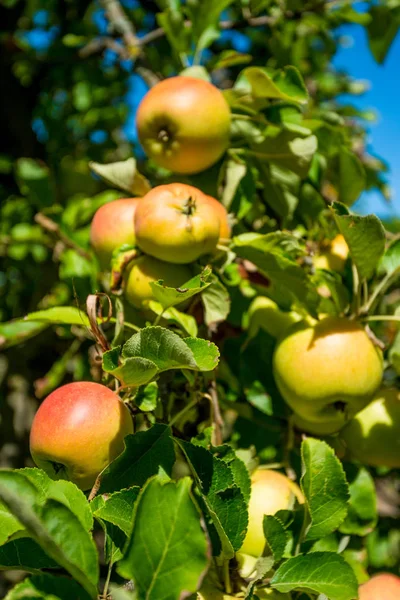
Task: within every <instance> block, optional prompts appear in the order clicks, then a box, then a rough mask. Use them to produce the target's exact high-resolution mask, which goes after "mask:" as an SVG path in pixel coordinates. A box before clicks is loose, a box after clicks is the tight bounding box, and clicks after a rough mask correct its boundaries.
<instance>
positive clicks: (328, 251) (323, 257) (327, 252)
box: [313, 234, 349, 273]
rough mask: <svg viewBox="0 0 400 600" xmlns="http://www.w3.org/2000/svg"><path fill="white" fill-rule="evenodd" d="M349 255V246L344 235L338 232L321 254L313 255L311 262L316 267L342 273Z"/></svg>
mask: <svg viewBox="0 0 400 600" xmlns="http://www.w3.org/2000/svg"><path fill="white" fill-rule="evenodd" d="M348 255H349V247H348V245H347V243H346V240H345V239H344V237H343V236H342V235H341V234H339V235H337V236H336V237H335V238H333V240H332V241H331V242H330V244H329V246H328V247H327V248H325V249H324V250H323V251H322V252H321V254H319V255H318V256H315V257H314V260H313V263H314V266H315V267H316V268H317V269H329V270H331V271H337V272H338V273H342V272H343V271H344V266H345V264H346V260H347V257H348Z"/></svg>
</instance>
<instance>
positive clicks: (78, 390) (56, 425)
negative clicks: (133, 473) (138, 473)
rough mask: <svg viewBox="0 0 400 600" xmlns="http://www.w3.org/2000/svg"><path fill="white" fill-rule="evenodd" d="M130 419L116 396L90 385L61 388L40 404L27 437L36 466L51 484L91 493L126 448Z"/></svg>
mask: <svg viewBox="0 0 400 600" xmlns="http://www.w3.org/2000/svg"><path fill="white" fill-rule="evenodd" d="M129 433H133V424H132V417H131V415H130V412H129V410H128V408H127V407H126V406H125V405H124V404H123V402H122V401H121V400H120V399H119V397H118V396H117V395H116V394H114V392H112V391H111V390H110V389H108V388H107V387H106V386H104V385H101V384H99V383H93V382H90V381H80V382H75V383H69V384H67V385H63V386H62V387H59V388H58V389H56V390H55V391H54V392H52V393H51V394H50V395H49V396H47V398H46V399H45V400H44V401H43V402H42V404H41V405H40V407H39V410H38V411H37V413H36V415H35V417H34V419H33V423H32V429H31V434H30V449H31V454H32V458H33V460H34V462H35V464H36V465H37V466H38V467H39V468H40V469H43V471H45V472H46V473H47V474H48V475H49V476H50V477H52V478H53V479H68V480H69V481H72V482H73V483H75V484H76V485H77V486H78V487H79V488H81V489H82V490H88V489H90V488H91V487H92V486H93V484H94V482H95V480H96V477H97V475H98V474H99V473H100V471H102V470H103V469H104V468H105V467H106V466H107V465H108V464H109V463H110V462H111V461H113V460H114V459H115V458H116V457H117V456H118V455H119V454H121V452H122V451H123V449H124V438H125V436H127V435H128V434H129Z"/></svg>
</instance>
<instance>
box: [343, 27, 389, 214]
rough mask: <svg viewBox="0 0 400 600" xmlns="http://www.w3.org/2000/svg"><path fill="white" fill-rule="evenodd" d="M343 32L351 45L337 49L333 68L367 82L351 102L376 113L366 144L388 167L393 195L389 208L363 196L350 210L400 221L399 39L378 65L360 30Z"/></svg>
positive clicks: (377, 198) (377, 196)
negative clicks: (366, 88)
mask: <svg viewBox="0 0 400 600" xmlns="http://www.w3.org/2000/svg"><path fill="white" fill-rule="evenodd" d="M342 32H343V34H345V35H346V36H349V37H350V38H351V40H352V41H351V44H350V46H349V47H342V48H341V49H340V51H339V52H338V54H337V56H336V58H335V61H334V65H335V67H337V68H342V69H345V70H346V71H348V72H349V73H350V75H352V76H353V77H354V78H355V79H364V80H368V81H369V82H370V89H369V90H368V91H367V92H366V93H365V94H363V95H362V96H359V97H356V98H355V99H354V97H353V98H352V100H351V101H352V102H353V103H354V104H356V105H357V106H359V107H362V108H374V109H375V111H376V113H377V117H378V118H377V121H376V123H373V124H371V126H370V135H369V142H370V145H371V148H373V149H374V152H375V153H376V154H378V155H380V156H381V157H382V158H384V159H385V160H386V161H387V162H388V163H389V166H390V173H389V177H388V179H389V182H390V185H391V188H392V191H393V200H392V203H391V204H387V203H386V202H385V201H384V200H383V199H382V197H381V196H380V194H377V193H375V192H370V193H366V194H364V195H363V196H362V197H361V198H360V199H359V200H358V202H357V204H356V205H354V206H353V209H354V210H358V211H360V212H363V213H367V212H373V213H376V214H378V215H379V216H381V217H392V216H398V217H400V114H399V113H400V110H399V95H400V78H399V73H400V35H398V36H397V38H396V40H395V41H394V43H393V45H392V47H391V49H390V51H389V54H388V56H387V57H386V61H385V63H384V64H383V65H378V64H377V63H376V62H375V60H374V58H373V57H372V55H371V53H370V52H369V49H368V43H367V36H366V33H365V29H364V28H363V27H361V26H360V25H351V26H348V27H343V28H342Z"/></svg>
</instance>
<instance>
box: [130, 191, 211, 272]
mask: <svg viewBox="0 0 400 600" xmlns="http://www.w3.org/2000/svg"><path fill="white" fill-rule="evenodd" d="M220 207H221V205H220V204H219V202H218V201H217V200H215V198H212V197H211V196H206V195H205V194H203V192H201V191H200V190H199V189H197V188H195V187H193V186H191V185H186V184H184V183H169V184H167V185H159V186H157V187H155V188H153V189H152V190H151V191H150V192H148V193H147V194H146V195H145V196H144V198H143V201H142V202H140V203H139V204H138V206H137V208H136V211H135V219H134V221H135V235H136V241H137V244H138V246H139V247H140V248H141V250H143V252H145V253H146V254H150V256H154V257H155V258H159V259H160V260H164V261H167V262H171V263H178V264H185V263H191V262H193V261H195V260H197V259H198V258H199V257H200V256H202V255H204V254H210V253H212V252H214V251H215V249H216V247H217V244H218V241H219V237H220V234H221V219H220V214H221V209H220Z"/></svg>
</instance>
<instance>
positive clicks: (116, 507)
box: [91, 486, 140, 535]
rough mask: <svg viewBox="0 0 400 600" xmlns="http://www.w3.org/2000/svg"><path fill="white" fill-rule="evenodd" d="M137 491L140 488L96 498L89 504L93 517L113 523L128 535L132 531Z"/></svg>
mask: <svg viewBox="0 0 400 600" xmlns="http://www.w3.org/2000/svg"><path fill="white" fill-rule="evenodd" d="M139 491H140V488H139V487H138V486H135V487H131V488H129V489H127V490H121V491H120V492H114V493H113V494H111V495H108V494H104V496H96V498H94V500H93V501H92V503H91V506H92V510H93V515H94V516H95V517H96V518H97V519H102V520H103V521H108V522H109V523H113V525H116V526H117V527H119V528H120V529H121V531H123V532H124V533H125V535H128V534H129V533H130V531H131V529H132V521H133V508H134V505H135V502H136V499H137V497H138V495H139Z"/></svg>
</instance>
